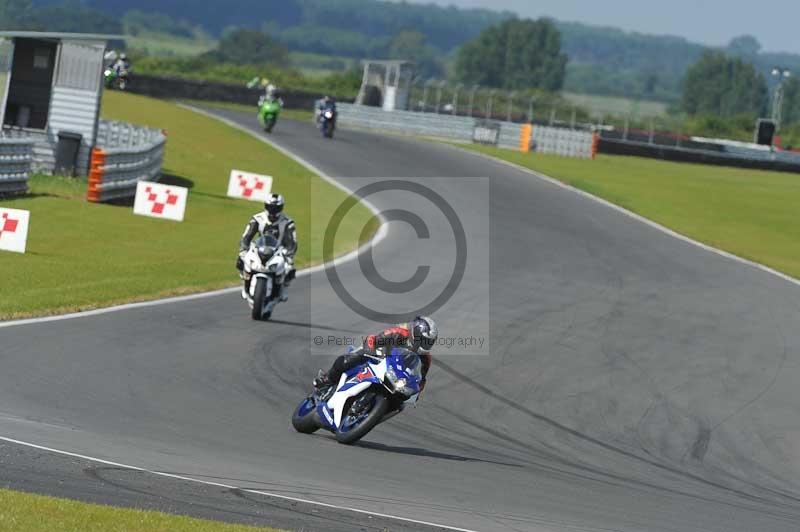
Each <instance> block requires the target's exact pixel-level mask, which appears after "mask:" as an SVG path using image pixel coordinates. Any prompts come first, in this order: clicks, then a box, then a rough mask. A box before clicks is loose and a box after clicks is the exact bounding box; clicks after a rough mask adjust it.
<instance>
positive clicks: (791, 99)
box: [783, 78, 800, 125]
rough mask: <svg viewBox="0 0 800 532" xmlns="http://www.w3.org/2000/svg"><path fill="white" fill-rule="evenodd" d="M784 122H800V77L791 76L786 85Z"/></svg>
mask: <svg viewBox="0 0 800 532" xmlns="http://www.w3.org/2000/svg"><path fill="white" fill-rule="evenodd" d="M783 123H784V124H786V125H789V124H800V79H799V78H791V79H790V80H789V81H787V82H786V84H785V85H784V92H783Z"/></svg>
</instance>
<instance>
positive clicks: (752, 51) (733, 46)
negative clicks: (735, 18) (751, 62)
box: [728, 35, 761, 59]
mask: <svg viewBox="0 0 800 532" xmlns="http://www.w3.org/2000/svg"><path fill="white" fill-rule="evenodd" d="M728 52H729V53H730V54H731V55H734V56H736V57H742V58H745V59H753V58H755V57H757V56H758V54H759V53H761V43H760V42H758V39H756V38H755V37H753V36H752V35H742V36H741V37H734V38H733V39H731V42H730V43H728Z"/></svg>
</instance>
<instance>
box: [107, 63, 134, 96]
mask: <svg viewBox="0 0 800 532" xmlns="http://www.w3.org/2000/svg"><path fill="white" fill-rule="evenodd" d="M103 79H104V80H105V83H106V88H108V89H115V88H116V89H119V90H121V91H124V90H125V88H126V87H127V86H128V71H127V70H119V71H118V70H117V69H116V68H114V67H113V66H109V67H107V68H106V69H105V70H104V71H103Z"/></svg>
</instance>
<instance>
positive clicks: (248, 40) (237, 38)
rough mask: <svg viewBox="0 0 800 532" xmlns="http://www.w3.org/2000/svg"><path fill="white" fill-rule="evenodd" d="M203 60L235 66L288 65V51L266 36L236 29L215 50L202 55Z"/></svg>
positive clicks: (256, 32) (257, 32)
mask: <svg viewBox="0 0 800 532" xmlns="http://www.w3.org/2000/svg"><path fill="white" fill-rule="evenodd" d="M204 57H205V58H208V59H211V60H214V61H219V62H224V63H234V64H237V65H258V64H264V63H266V64H270V65H274V66H286V65H288V64H289V51H288V50H287V49H286V47H284V46H283V45H281V44H278V43H277V42H276V41H274V40H273V39H272V38H271V37H269V36H268V35H265V34H263V33H261V32H260V31H257V30H245V29H238V30H234V31H231V32H229V33H227V34H226V35H225V37H223V38H222V40H221V41H220V42H219V46H218V47H217V49H216V50H212V51H211V52H207V53H206V54H204Z"/></svg>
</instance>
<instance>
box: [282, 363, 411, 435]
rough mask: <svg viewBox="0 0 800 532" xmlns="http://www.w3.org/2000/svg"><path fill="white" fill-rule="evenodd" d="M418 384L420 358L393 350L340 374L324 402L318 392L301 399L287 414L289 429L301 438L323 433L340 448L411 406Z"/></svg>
mask: <svg viewBox="0 0 800 532" xmlns="http://www.w3.org/2000/svg"><path fill="white" fill-rule="evenodd" d="M421 382H422V362H421V360H420V358H419V356H418V355H417V354H416V353H414V352H413V351H410V350H408V349H405V348H402V347H395V348H392V351H391V352H390V353H389V354H388V355H386V356H385V357H382V358H380V357H374V358H372V357H371V360H370V361H369V362H367V363H366V364H363V365H361V366H357V367H355V368H353V369H351V370H350V371H347V372H345V373H344V374H342V377H341V379H339V383H338V384H337V385H336V390H335V391H334V392H333V395H330V398H328V399H327V400H325V398H324V397H323V396H320V392H319V391H317V390H315V391H314V392H313V393H312V394H311V395H309V396H308V397H306V398H305V399H304V400H303V401H302V402H301V403H300V404H299V405H298V407H297V408H296V409H295V411H294V413H293V414H292V426H294V428H295V430H296V431H297V432H302V433H304V434H311V433H313V432H316V431H317V430H319V429H325V430H328V431H330V432H332V433H333V435H334V437H335V438H336V441H338V442H339V443H344V444H351V443H355V442H357V441H358V440H360V439H361V438H363V437H364V436H366V435H367V433H368V432H369V431H371V430H372V429H374V428H375V427H376V426H377V425H378V423H382V422H384V421H386V420H388V419H389V418H391V417H394V416H395V415H397V414H399V413H400V412H402V411H403V410H404V409H405V408H406V407H408V406H409V405H414V404H416V402H417V398H418V397H419V391H420V383H421ZM326 392H327V393H329V392H330V390H326Z"/></svg>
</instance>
